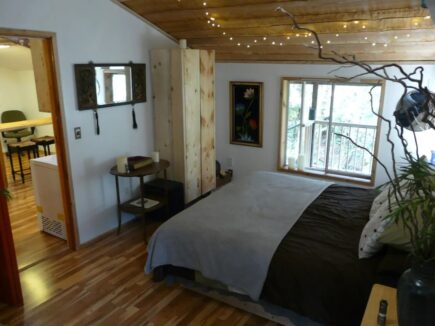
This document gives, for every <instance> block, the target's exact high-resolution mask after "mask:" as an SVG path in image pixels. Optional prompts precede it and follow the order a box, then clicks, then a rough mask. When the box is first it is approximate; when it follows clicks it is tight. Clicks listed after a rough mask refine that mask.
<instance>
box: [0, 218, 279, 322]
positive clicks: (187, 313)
mask: <svg viewBox="0 0 435 326" xmlns="http://www.w3.org/2000/svg"><path fill="white" fill-rule="evenodd" d="M146 255H147V253H146V248H145V244H144V241H143V232H142V230H141V223H139V221H133V222H131V223H130V224H129V225H127V226H124V227H123V230H122V232H121V234H120V235H119V236H117V235H116V234H115V233H113V234H110V235H108V236H106V237H104V238H103V239H101V240H99V241H97V242H96V243H93V244H91V245H88V246H86V247H84V248H81V249H79V250H78V251H75V252H68V253H66V254H62V255H59V256H57V257H52V258H49V259H46V260H44V261H42V262H40V263H38V264H36V265H34V266H32V267H30V268H28V269H26V270H24V271H22V272H21V273H20V278H21V283H22V287H23V295H24V302H25V304H24V307H20V308H10V307H1V306H0V324H1V323H4V324H7V325H22V324H29V325H30V324H31V325H64V324H66V325H90V324H92V325H274V324H273V323H271V322H268V321H267V320H265V319H262V318H260V317H257V316H253V315H251V314H249V313H246V312H244V311H241V310H239V309H236V308H234V307H231V306H228V305H226V304H223V303H220V302H218V301H215V300H213V299H210V298H207V297H204V296H202V295H200V294H197V293H194V292H192V291H189V290H186V289H184V288H182V287H180V286H178V285H173V286H169V285H167V284H166V283H164V282H160V283H155V282H153V281H152V280H151V276H150V275H145V274H144V264H145V260H146Z"/></svg>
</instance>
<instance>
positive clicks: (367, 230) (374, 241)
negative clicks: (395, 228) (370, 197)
mask: <svg viewBox="0 0 435 326" xmlns="http://www.w3.org/2000/svg"><path fill="white" fill-rule="evenodd" d="M387 196H388V195H387ZM390 213H391V212H390V208H389V203H388V200H386V201H385V202H384V203H383V204H382V205H380V207H379V208H378V209H377V211H376V212H375V213H374V214H373V216H372V218H371V219H370V220H369V221H368V222H367V224H366V225H365V226H364V229H363V231H362V232H361V238H360V240H359V250H358V257H359V258H370V257H372V256H373V255H374V254H375V253H377V252H378V251H379V250H380V249H381V248H382V246H383V243H381V242H380V241H379V238H380V237H381V236H382V234H383V233H384V232H385V230H386V229H387V228H388V227H389V226H390V225H391V224H394V222H393V221H392V220H391V219H386V218H385V217H386V216H388V215H389V214H390Z"/></svg>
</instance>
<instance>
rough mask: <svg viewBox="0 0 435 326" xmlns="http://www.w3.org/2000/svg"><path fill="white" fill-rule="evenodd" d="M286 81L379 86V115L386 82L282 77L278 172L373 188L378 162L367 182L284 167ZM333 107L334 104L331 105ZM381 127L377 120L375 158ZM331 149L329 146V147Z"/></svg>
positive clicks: (379, 119)
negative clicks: (284, 100)
mask: <svg viewBox="0 0 435 326" xmlns="http://www.w3.org/2000/svg"><path fill="white" fill-rule="evenodd" d="M286 81H323V82H325V81H327V82H328V81H329V82H331V83H334V84H335V85H346V84H347V85H349V84H353V85H373V86H375V85H378V86H381V97H380V103H379V111H378V112H379V114H382V113H383V106H384V98H385V80H380V79H358V81H356V80H355V81H354V80H352V81H342V80H340V79H336V78H316V77H281V93H280V96H281V99H280V109H279V110H280V128H279V139H278V146H279V148H278V164H277V170H278V171H280V172H286V173H294V174H299V175H305V176H312V177H316V178H321V179H328V180H336V181H340V182H346V183H351V184H358V185H363V186H368V187H372V186H374V184H375V181H376V167H377V162H376V161H375V160H373V164H372V172H371V176H370V179H368V181H367V182H365V181H360V180H362V179H361V178H356V177H352V176H345V175H343V176H342V177H341V176H339V175H336V174H329V173H326V172H325V173H315V172H309V171H306V170H304V171H300V170H291V169H289V168H286V167H284V161H285V157H284V154H285V150H284V147H283V145H284V142H283V137H284V138H285V130H286V128H287V124H286V120H285V119H283V116H284V114H287V113H286V110H287V108H286V107H284V105H283V95H284V83H285V82H286ZM331 105H332V103H331ZM381 125H382V119H381V118H378V119H377V125H376V139H375V148H374V154H375V156H377V155H378V150H379V141H380V132H381ZM328 147H329V146H328Z"/></svg>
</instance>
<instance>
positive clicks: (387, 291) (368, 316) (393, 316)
mask: <svg viewBox="0 0 435 326" xmlns="http://www.w3.org/2000/svg"><path fill="white" fill-rule="evenodd" d="M396 293H397V291H396V289H395V288H390V287H388V286H384V285H380V284H375V285H373V288H372V292H371V293H370V298H369V301H368V303H367V306H366V311H365V313H364V317H363V320H362V322H361V326H376V325H378V312H379V302H380V301H381V300H382V299H384V300H387V301H388V309H387V321H386V323H385V326H397V325H398V322H397V303H396Z"/></svg>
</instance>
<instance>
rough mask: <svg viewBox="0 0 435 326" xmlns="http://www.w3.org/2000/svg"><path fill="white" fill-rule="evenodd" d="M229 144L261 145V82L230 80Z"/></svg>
mask: <svg viewBox="0 0 435 326" xmlns="http://www.w3.org/2000/svg"><path fill="white" fill-rule="evenodd" d="M230 95H231V96H230V101H231V103H230V117H231V135H230V142H231V144H238V145H248V146H257V147H261V146H262V129H263V128H262V127H263V116H262V114H263V112H262V111H263V83H259V82H230Z"/></svg>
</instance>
